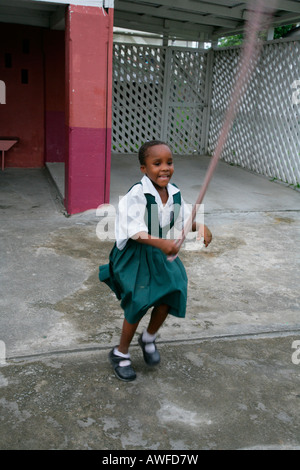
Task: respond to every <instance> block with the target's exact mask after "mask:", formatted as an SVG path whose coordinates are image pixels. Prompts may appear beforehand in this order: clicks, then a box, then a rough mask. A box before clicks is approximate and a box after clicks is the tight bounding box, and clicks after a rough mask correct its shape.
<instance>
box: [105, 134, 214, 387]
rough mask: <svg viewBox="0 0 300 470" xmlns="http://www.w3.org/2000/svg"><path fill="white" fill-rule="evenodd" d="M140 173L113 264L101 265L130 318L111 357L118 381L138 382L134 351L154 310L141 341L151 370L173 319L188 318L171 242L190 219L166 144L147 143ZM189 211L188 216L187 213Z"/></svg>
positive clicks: (122, 212) (203, 231)
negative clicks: (139, 328) (165, 327)
mask: <svg viewBox="0 0 300 470" xmlns="http://www.w3.org/2000/svg"><path fill="white" fill-rule="evenodd" d="M139 161H140V168H141V171H142V173H143V174H144V177H143V178H142V180H141V182H140V183H137V184H135V185H134V186H133V187H132V188H131V189H130V190H129V191H128V193H127V194H126V196H124V197H123V198H122V199H121V201H120V203H119V210H118V214H117V217H116V243H115V245H114V247H113V249H112V251H111V253H110V256H109V264H107V265H105V266H100V273H99V278H100V280H101V281H103V282H105V283H106V284H107V285H108V286H109V287H110V288H111V289H112V290H113V292H114V293H115V294H116V296H117V298H118V299H120V300H121V306H122V308H123V309H124V313H125V318H124V322H123V329H122V334H121V339H120V344H119V346H116V347H115V348H113V349H112V350H111V351H110V353H109V359H110V361H111V363H112V365H113V367H114V372H115V374H116V376H117V377H118V378H119V379H121V380H124V381H130V380H134V379H135V378H136V373H135V371H134V369H133V368H132V365H131V361H130V354H129V346H130V343H131V340H132V338H133V336H134V334H135V331H136V329H137V326H138V324H139V322H140V320H141V318H142V317H143V316H144V315H145V313H146V312H147V310H148V309H149V308H150V307H153V310H152V313H151V317H150V321H149V325H148V328H147V329H146V330H145V331H144V332H143V333H142V334H141V335H140V336H139V339H138V342H139V345H140V346H141V348H142V351H143V356H144V360H145V362H146V363H147V364H148V365H151V366H153V365H156V364H158V363H159V362H160V354H159V352H158V350H157V347H156V344H155V339H156V334H157V332H158V330H159V328H160V327H161V326H162V324H163V323H164V321H165V319H166V318H167V316H168V314H171V315H175V316H177V317H181V318H183V317H185V311H186V301H187V276H186V272H185V269H184V266H183V264H182V262H181V261H180V259H179V258H178V257H176V258H175V260H174V261H172V262H170V261H168V259H167V256H168V255H176V254H177V253H178V247H177V245H176V243H175V240H171V239H170V238H168V239H167V238H166V236H167V235H168V232H169V231H170V229H172V228H173V230H174V229H177V230H179V231H180V233H181V231H182V228H183V224H184V219H187V216H188V215H189V214H187V213H186V212H187V211H186V209H187V207H185V206H184V201H183V199H182V198H181V194H180V191H179V189H178V188H177V187H176V186H175V185H173V184H171V183H170V180H171V177H172V175H173V173H174V166H173V158H172V153H171V150H170V148H169V147H168V145H167V144H165V143H164V142H160V141H151V142H146V143H145V144H144V145H142V147H141V148H140V150H139ZM184 209H185V217H183V212H184ZM197 229H198V230H199V236H200V237H203V238H204V243H205V246H208V244H209V243H210V242H211V239H212V235H211V233H210V231H209V229H208V228H207V227H206V226H205V225H199V226H198V227H196V223H194V224H193V228H192V230H193V231H196V230H197Z"/></svg>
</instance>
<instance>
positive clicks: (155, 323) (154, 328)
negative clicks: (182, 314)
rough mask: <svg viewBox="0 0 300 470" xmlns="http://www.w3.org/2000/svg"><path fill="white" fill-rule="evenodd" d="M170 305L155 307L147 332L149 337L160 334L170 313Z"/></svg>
mask: <svg viewBox="0 0 300 470" xmlns="http://www.w3.org/2000/svg"><path fill="white" fill-rule="evenodd" d="M169 309H170V307H169V305H166V304H162V305H159V306H158V307H154V309H153V310H152V313H151V318H150V322H149V325H148V328H147V332H148V333H149V335H154V334H155V333H157V332H158V330H159V328H160V327H161V326H162V324H163V323H164V321H165V319H166V318H167V316H168V313H169Z"/></svg>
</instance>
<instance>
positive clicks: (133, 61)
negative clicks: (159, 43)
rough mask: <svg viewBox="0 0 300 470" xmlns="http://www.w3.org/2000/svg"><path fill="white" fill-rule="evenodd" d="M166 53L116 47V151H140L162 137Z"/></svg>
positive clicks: (122, 46) (114, 118)
mask: <svg viewBox="0 0 300 470" xmlns="http://www.w3.org/2000/svg"><path fill="white" fill-rule="evenodd" d="M163 80H164V50H163V48H161V47H152V46H136V45H128V44H127V45H126V44H115V45H114V64H113V119H112V150H113V152H121V153H124V152H129V153H132V152H137V150H138V149H139V147H140V145H141V144H142V143H143V142H145V141H146V140H152V139H157V138H160V136H161V126H162V107H163Z"/></svg>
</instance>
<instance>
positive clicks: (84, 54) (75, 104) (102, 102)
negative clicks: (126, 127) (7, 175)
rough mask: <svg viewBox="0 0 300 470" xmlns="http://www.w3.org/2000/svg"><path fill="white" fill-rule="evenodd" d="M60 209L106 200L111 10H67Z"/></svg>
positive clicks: (92, 205) (73, 210)
mask: <svg viewBox="0 0 300 470" xmlns="http://www.w3.org/2000/svg"><path fill="white" fill-rule="evenodd" d="M65 34H66V39H65V46H66V125H67V142H66V143H67V145H66V161H65V206H66V209H67V212H68V213H69V214H75V213H78V212H83V211H85V210H88V209H95V208H97V207H98V206H99V204H102V203H105V202H109V189H110V156H111V106H112V105H111V96H112V44H113V9H112V8H109V9H104V8H98V7H85V6H75V5H69V6H68V7H67V12H66V33H65Z"/></svg>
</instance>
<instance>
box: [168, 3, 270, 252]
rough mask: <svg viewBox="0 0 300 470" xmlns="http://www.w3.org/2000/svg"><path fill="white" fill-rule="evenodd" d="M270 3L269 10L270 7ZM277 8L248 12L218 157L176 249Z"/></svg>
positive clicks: (260, 5) (261, 6)
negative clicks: (260, 37) (261, 34)
mask: <svg viewBox="0 0 300 470" xmlns="http://www.w3.org/2000/svg"><path fill="white" fill-rule="evenodd" d="M267 3H268V5H269V6H267ZM274 8H275V2H273V4H272V10H271V9H270V0H269V1H268V2H267V1H266V0H256V1H255V2H254V8H253V10H251V11H249V19H248V21H247V23H246V27H245V31H246V35H245V39H244V43H243V47H242V50H241V59H240V69H239V70H238V71H237V75H236V80H235V86H234V88H233V91H232V94H231V99H230V102H229V106H228V109H227V113H226V115H225V119H224V123H223V126H222V129H221V132H220V135H219V138H218V141H217V146H216V149H215V153H214V155H213V157H212V158H211V162H210V165H209V167H208V170H207V172H206V175H205V179H204V182H203V185H202V187H201V190H200V193H199V196H198V198H197V200H196V203H195V205H194V206H193V209H192V213H191V215H190V217H189V219H188V220H187V222H186V224H185V227H184V229H183V230H182V234H181V238H179V239H178V240H176V243H177V246H178V247H179V248H180V247H181V245H182V244H183V242H184V240H185V238H186V235H187V234H188V233H189V232H190V231H191V229H192V225H193V222H194V220H195V218H196V215H197V210H198V208H199V205H200V204H201V203H202V201H203V199H204V196H205V193H206V191H207V188H208V185H209V183H210V181H211V179H212V176H213V174H214V171H215V169H216V167H217V164H218V161H219V158H220V156H221V153H222V150H223V147H224V145H225V142H226V139H227V137H228V134H229V132H230V130H231V127H232V124H233V120H234V117H235V115H236V113H237V108H238V103H239V100H240V99H241V97H242V96H243V94H245V92H246V89H247V85H248V83H249V81H250V77H251V74H252V72H253V70H254V68H255V65H256V63H257V60H258V58H259V54H260V50H261V47H262V41H258V40H257V33H258V32H259V31H262V30H266V29H268V27H269V25H270V23H271V18H272V13H273V11H274ZM176 257H177V255H174V256H169V257H168V260H169V261H173V260H174V259H175V258H176Z"/></svg>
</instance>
